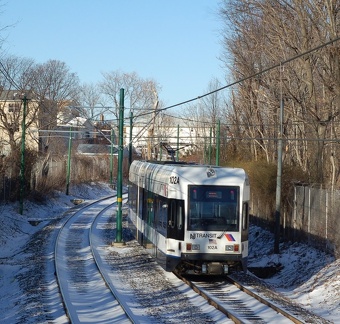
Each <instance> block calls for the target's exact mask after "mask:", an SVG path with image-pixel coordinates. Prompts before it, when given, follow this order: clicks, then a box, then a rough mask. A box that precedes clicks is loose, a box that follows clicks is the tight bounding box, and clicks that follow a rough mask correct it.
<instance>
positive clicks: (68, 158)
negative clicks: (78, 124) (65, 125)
mask: <svg viewBox="0 0 340 324" xmlns="http://www.w3.org/2000/svg"><path fill="white" fill-rule="evenodd" d="M71 149H72V126H71V127H70V137H69V140H68V156H67V173H66V195H68V194H69V188H70V177H71V176H70V175H71Z"/></svg>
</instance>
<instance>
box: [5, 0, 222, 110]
mask: <svg viewBox="0 0 340 324" xmlns="http://www.w3.org/2000/svg"><path fill="white" fill-rule="evenodd" d="M218 3H219V1H217V0H216V1H215V0H167V1H166V0H144V1H142V0H125V1H124V0H120V1H118V0H96V1H95V0H30V1H28V0H0V4H1V5H2V6H1V8H0V10H1V14H0V22H1V26H2V27H3V26H6V25H11V26H10V27H9V28H7V29H6V31H5V35H3V33H4V31H2V36H6V41H5V43H4V44H3V46H2V50H4V51H5V52H6V53H8V54H13V55H17V56H20V57H27V58H32V59H34V60H35V61H36V62H37V63H44V62H46V61H48V60H49V59H56V60H60V61H63V62H65V63H66V64H67V66H68V67H69V68H70V70H71V71H72V72H75V73H77V74H78V76H79V78H80V80H81V82H87V83H96V82H98V81H101V80H102V75H101V72H110V71H115V70H121V71H122V72H136V73H137V74H138V75H139V76H140V77H142V78H152V79H154V80H155V81H156V82H158V83H159V84H160V85H161V87H162V91H161V93H160V94H159V98H160V99H161V100H162V101H163V102H164V103H165V105H166V106H170V105H173V104H177V103H179V102H182V101H185V100H188V99H192V98H196V97H197V96H199V95H202V94H204V93H206V90H207V88H208V83H209V81H211V80H212V79H213V78H215V77H216V78H218V79H219V80H220V81H221V82H222V84H225V81H224V73H225V72H224V70H223V68H222V66H223V64H222V62H221V61H220V60H219V59H218V57H219V56H221V52H222V47H221V44H220V39H221V29H222V22H221V21H220V19H219V17H218V15H217V12H218Z"/></svg>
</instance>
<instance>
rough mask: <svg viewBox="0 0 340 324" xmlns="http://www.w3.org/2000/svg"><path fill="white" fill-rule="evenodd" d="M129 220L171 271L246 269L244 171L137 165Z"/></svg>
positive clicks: (133, 171) (246, 188) (132, 174)
mask: <svg viewBox="0 0 340 324" xmlns="http://www.w3.org/2000/svg"><path fill="white" fill-rule="evenodd" d="M129 180H130V186H129V205H130V213H129V216H130V219H131V220H132V222H133V224H134V225H135V227H136V237H137V239H138V241H139V242H140V243H141V244H143V245H144V246H145V247H146V248H148V249H150V252H151V253H152V255H153V256H154V257H155V258H156V259H157V260H158V262H159V263H160V264H161V265H162V266H163V268H164V269H165V270H167V271H173V270H175V269H176V270H178V271H179V272H181V273H197V274H201V273H202V274H223V273H229V272H230V270H231V269H237V270H240V269H243V270H244V271H245V270H246V269H247V257H248V227H249V215H248V203H249V195H250V189H249V180H248V176H247V174H246V173H245V171H244V170H243V169H239V168H224V167H214V166H207V165H193V164H180V163H166V164H162V163H150V162H144V161H134V162H133V163H132V164H131V167H130V172H129Z"/></svg>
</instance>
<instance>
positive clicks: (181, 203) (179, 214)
mask: <svg viewBox="0 0 340 324" xmlns="http://www.w3.org/2000/svg"><path fill="white" fill-rule="evenodd" d="M183 213H184V201H178V202H177V229H179V230H181V229H182V228H183V219H184V217H183Z"/></svg>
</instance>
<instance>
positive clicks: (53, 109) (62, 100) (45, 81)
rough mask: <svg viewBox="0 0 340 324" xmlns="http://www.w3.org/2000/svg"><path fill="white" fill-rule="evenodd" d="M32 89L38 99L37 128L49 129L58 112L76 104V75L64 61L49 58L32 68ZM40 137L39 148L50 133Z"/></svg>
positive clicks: (53, 125)
mask: <svg viewBox="0 0 340 324" xmlns="http://www.w3.org/2000/svg"><path fill="white" fill-rule="evenodd" d="M32 75H33V82H32V84H33V89H34V92H35V95H36V97H37V98H38V101H39V116H38V122H39V129H41V130H46V131H48V130H50V129H54V128H55V127H56V125H57V119H58V113H60V112H62V111H63V110H64V109H67V107H69V106H70V105H71V106H72V105H74V104H76V102H75V101H76V100H77V98H78V92H79V79H78V76H77V75H76V74H75V73H73V72H71V71H70V69H69V68H68V67H67V65H66V64H65V63H64V62H61V61H57V60H49V61H47V62H46V63H43V64H37V65H36V66H35V67H34V69H33V74H32ZM44 135H45V136H44V139H42V138H40V147H41V149H44V148H45V149H46V148H48V146H49V142H50V135H51V134H50V133H49V132H47V133H45V134H44Z"/></svg>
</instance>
